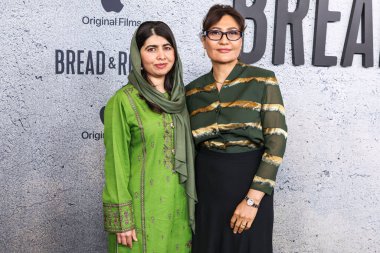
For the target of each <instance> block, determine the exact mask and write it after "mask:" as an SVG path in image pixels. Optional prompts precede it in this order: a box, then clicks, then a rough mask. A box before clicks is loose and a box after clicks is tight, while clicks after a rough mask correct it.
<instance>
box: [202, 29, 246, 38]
mask: <svg viewBox="0 0 380 253" xmlns="http://www.w3.org/2000/svg"><path fill="white" fill-rule="evenodd" d="M216 31H217V32H220V33H221V34H222V35H221V36H220V39H218V40H215V39H211V38H210V37H209V36H208V34H209V32H216ZM229 32H231V31H227V32H222V31H218V30H207V31H203V32H202V36H206V37H207V38H209V39H210V40H212V41H219V40H221V39H222V38H223V36H224V35H226V38H227V39H228V40H229V41H238V40H240V39H241V38H243V35H244V33H243V32H242V31H235V30H234V32H238V33H240V37H239V38H238V39H236V40H231V39H230V38H228V33H229Z"/></svg>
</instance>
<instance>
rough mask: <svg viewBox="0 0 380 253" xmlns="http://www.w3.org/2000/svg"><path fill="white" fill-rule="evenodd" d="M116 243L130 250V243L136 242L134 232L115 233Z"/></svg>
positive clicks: (133, 230)
mask: <svg viewBox="0 0 380 253" xmlns="http://www.w3.org/2000/svg"><path fill="white" fill-rule="evenodd" d="M116 237H117V243H121V244H123V245H124V246H127V247H129V248H131V249H132V241H135V242H137V236H136V230H135V229H132V230H129V231H127V232H123V233H116Z"/></svg>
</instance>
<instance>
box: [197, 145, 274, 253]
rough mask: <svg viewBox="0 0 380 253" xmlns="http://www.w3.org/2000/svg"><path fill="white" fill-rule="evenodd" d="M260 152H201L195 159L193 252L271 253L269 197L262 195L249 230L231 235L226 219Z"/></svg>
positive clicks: (244, 190)
mask: <svg viewBox="0 0 380 253" xmlns="http://www.w3.org/2000/svg"><path fill="white" fill-rule="evenodd" d="M262 154H263V151H262V150H257V151H250V152H245V153H221V152H215V151H210V150H207V149H202V150H201V151H200V152H199V153H198V154H197V157H196V162H195V172H196V187H197V194H198V204H197V205H196V217H195V221H196V228H195V230H196V231H195V235H194V237H193V243H192V252H193V253H271V252H272V251H273V250H272V232H273V196H269V195H267V194H266V195H265V196H264V198H263V199H262V201H261V203H260V207H259V209H258V212H257V215H256V218H255V220H254V222H253V224H252V226H251V228H250V229H249V230H244V231H243V232H242V233H241V234H239V233H237V234H234V233H233V230H232V229H231V228H230V220H231V217H232V215H233V213H234V211H235V208H236V207H237V205H238V204H239V203H240V202H241V201H242V200H243V199H244V197H245V196H246V194H247V192H248V190H249V189H250V186H251V183H252V179H253V177H254V175H255V174H256V171H257V168H258V166H259V164H260V161H261V156H262Z"/></svg>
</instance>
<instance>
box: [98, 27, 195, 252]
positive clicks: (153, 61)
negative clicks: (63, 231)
mask: <svg viewBox="0 0 380 253" xmlns="http://www.w3.org/2000/svg"><path fill="white" fill-rule="evenodd" d="M130 50H131V51H130V52H131V58H132V65H133V70H132V71H131V72H130V74H129V76H128V81H129V82H128V84H127V85H125V86H124V87H123V88H121V89H120V90H118V91H117V92H116V93H115V95H114V96H113V97H112V98H111V99H110V100H109V101H108V103H107V106H106V109H105V121H104V143H105V146H106V157H105V186H104V190H103V210H104V226H105V230H106V231H108V232H109V236H108V250H109V252H135V253H141V252H149V253H154V252H157V253H167V252H170V253H174V252H181V253H182V252H190V251H191V249H190V247H191V246H190V245H191V228H194V204H195V201H196V193H195V186H194V171H193V152H194V149H193V146H192V145H193V141H192V137H191V132H190V126H189V117H188V113H187V109H186V105H185V90H184V85H183V80H182V66H181V61H180V58H179V55H178V52H177V48H176V43H175V40H174V36H173V33H172V31H171V30H170V28H169V27H168V26H167V25H166V24H165V23H163V22H160V21H157V22H153V21H148V22H144V23H142V24H141V25H140V27H139V28H138V29H137V31H136V32H135V34H134V36H133V38H132V42H131V48H130Z"/></svg>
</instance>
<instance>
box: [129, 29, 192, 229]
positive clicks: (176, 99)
mask: <svg viewBox="0 0 380 253" xmlns="http://www.w3.org/2000/svg"><path fill="white" fill-rule="evenodd" d="M136 32H137V31H136ZM136 32H135V33H134V35H133V38H132V42H131V47H130V54H131V60H132V67H133V69H132V71H131V72H130V73H129V75H128V80H129V82H130V83H131V84H132V85H133V86H134V87H136V89H137V90H138V91H139V93H140V94H141V95H142V96H144V98H145V99H146V100H148V101H149V102H151V103H154V104H156V105H158V106H159V107H161V109H162V110H164V111H165V112H166V113H170V114H171V115H172V118H173V123H174V129H175V131H174V132H175V136H174V140H175V141H174V145H175V171H176V172H177V173H179V178H180V183H181V184H184V186H185V190H186V194H187V199H188V208H189V219H190V225H191V228H192V229H193V231H195V219H194V213H195V203H196V201H197V194H196V190H195V176H194V144H193V138H192V135H191V128H190V120H189V113H188V111H187V108H186V99H185V87H184V84H183V80H182V63H181V60H180V58H179V55H178V53H177V55H176V61H175V64H174V66H173V67H174V68H175V69H174V83H173V89H172V91H171V96H170V98H166V97H165V96H164V95H163V94H161V93H160V92H159V91H157V90H156V89H155V88H154V87H152V86H151V85H150V84H149V83H148V82H147V80H145V78H144V77H143V76H142V74H141V56H140V50H139V49H138V47H137V42H136ZM173 43H175V42H173ZM173 46H174V47H175V46H176V45H173Z"/></svg>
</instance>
